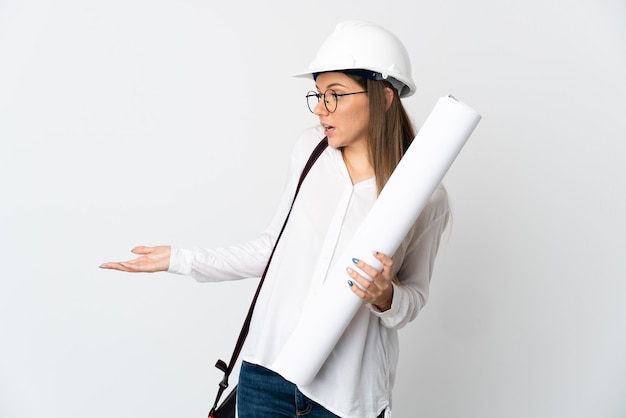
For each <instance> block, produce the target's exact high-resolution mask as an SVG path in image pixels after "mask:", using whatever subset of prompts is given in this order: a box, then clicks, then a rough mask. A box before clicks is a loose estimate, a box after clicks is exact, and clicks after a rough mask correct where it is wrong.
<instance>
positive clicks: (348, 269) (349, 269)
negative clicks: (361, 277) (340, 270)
mask: <svg viewBox="0 0 626 418" xmlns="http://www.w3.org/2000/svg"><path fill="white" fill-rule="evenodd" d="M346 271H347V272H348V274H352V273H354V270H352V269H351V268H350V267H346Z"/></svg>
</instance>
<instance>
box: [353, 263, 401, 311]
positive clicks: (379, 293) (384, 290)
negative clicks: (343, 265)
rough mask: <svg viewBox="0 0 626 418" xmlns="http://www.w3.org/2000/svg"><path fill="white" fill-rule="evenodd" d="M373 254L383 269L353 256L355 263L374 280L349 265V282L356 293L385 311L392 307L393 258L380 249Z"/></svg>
mask: <svg viewBox="0 0 626 418" xmlns="http://www.w3.org/2000/svg"><path fill="white" fill-rule="evenodd" d="M373 254H374V257H375V258H376V259H378V260H379V261H380V262H381V263H382V265H383V269H382V270H381V271H378V270H376V269H375V268H374V267H372V266H370V265H369V264H367V263H365V262H364V261H363V260H358V259H356V258H353V259H352V261H353V262H354V265H355V266H356V267H358V268H359V269H360V270H361V271H362V272H363V273H365V274H367V275H368V276H370V277H371V278H372V280H371V281H370V280H368V279H366V278H365V277H363V276H361V275H360V274H359V273H358V272H357V271H356V270H355V269H353V268H350V267H348V268H347V269H346V270H347V272H348V275H349V276H350V280H348V284H349V285H350V288H351V289H352V291H353V292H354V294H355V295H357V296H358V297H360V298H361V299H363V300H364V301H365V302H368V303H371V304H372V305H374V306H376V307H377V308H378V309H379V310H380V311H381V312H384V311H387V310H389V309H390V308H391V302H392V301H393V285H392V284H391V280H392V279H393V272H392V266H393V260H392V259H391V258H390V257H388V256H387V255H385V254H383V253H380V252H378V251H374V252H373ZM357 284H359V286H357Z"/></svg>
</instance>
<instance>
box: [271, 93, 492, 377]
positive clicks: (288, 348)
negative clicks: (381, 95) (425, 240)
mask: <svg viewBox="0 0 626 418" xmlns="http://www.w3.org/2000/svg"><path fill="white" fill-rule="evenodd" d="M479 121H480V115H479V114H478V113H476V112H475V111H474V110H473V109H471V108H470V107H468V106H466V105H465V104H463V103H461V102H459V101H458V100H456V99H455V98H453V97H452V96H447V97H442V98H440V99H439V101H438V102H437V104H436V106H435V107H434V108H433V110H432V112H431V113H430V115H429V116H428V118H427V119H426V121H425V122H424V125H423V126H422V128H421V129H420V130H419V133H418V134H417V136H416V137H415V139H414V140H413V143H412V144H411V146H410V147H409V149H408V150H407V152H406V153H405V155H404V156H403V157H402V159H401V160H400V163H399V164H398V166H397V167H396V169H395V170H394V172H393V174H392V175H391V177H390V178H389V180H388V181H387V183H386V184H385V187H384V188H383V190H382V191H381V193H380V195H379V196H378V198H377V199H376V201H375V203H374V205H373V206H372V208H371V209H370V211H369V212H368V214H367V216H366V217H365V219H364V220H363V223H362V224H361V225H360V226H359V228H358V229H357V231H356V233H355V235H354V237H353V238H352V240H351V241H350V243H349V245H348V246H347V248H346V251H345V252H344V253H343V255H342V256H341V258H339V259H338V260H337V262H336V263H335V265H334V266H333V267H332V268H331V270H330V271H329V273H328V276H327V277H326V280H325V282H324V284H323V285H322V286H321V288H320V289H319V291H318V293H317V294H316V295H314V296H313V298H312V300H311V301H310V302H311V303H308V304H307V305H306V306H305V307H304V310H303V312H302V316H301V319H300V321H299V323H298V325H297V326H296V328H295V329H294V331H293V333H292V334H291V336H290V337H289V338H288V340H287V342H286V344H285V346H284V347H283V350H282V351H281V353H280V355H279V356H278V358H277V359H276V362H275V363H274V365H273V370H274V371H276V372H277V373H279V374H281V375H282V376H283V377H284V378H285V379H287V380H289V381H291V382H293V383H295V384H296V385H307V384H309V383H310V382H311V381H312V380H313V378H314V377H315V375H316V374H317V372H318V371H319V370H320V368H321V367H322V365H323V364H324V362H325V361H326V358H327V357H328V355H329V354H330V352H331V351H332V350H333V348H334V347H335V345H336V344H337V342H338V341H339V339H340V338H341V335H342V334H343V333H344V331H345V330H346V328H347V327H348V325H349V323H350V321H351V320H352V318H353V317H354V315H355V314H356V312H357V310H358V309H359V308H360V306H361V305H362V303H363V302H362V300H361V299H360V298H358V297H357V296H356V295H354V293H353V292H352V291H351V290H350V288H349V287H348V286H347V284H346V281H347V279H348V278H347V275H346V267H352V268H354V263H353V262H352V257H355V256H358V257H360V258H361V259H362V260H363V261H365V262H366V263H368V264H370V265H372V266H374V267H376V268H378V269H380V268H381V267H382V265H381V264H380V262H379V261H378V260H377V259H375V258H374V256H373V255H372V250H377V251H381V252H383V253H385V254H394V253H395V252H396V250H397V249H398V247H399V246H400V244H401V242H402V240H403V239H404V237H405V236H406V234H407V233H408V231H409V230H410V228H411V227H412V225H413V224H414V223H415V221H416V220H417V218H418V216H419V215H420V213H421V212H422V210H423V209H424V206H425V205H426V204H427V203H428V200H429V199H430V196H431V195H432V194H433V192H434V191H435V189H436V188H437V186H438V185H439V184H440V183H441V181H442V180H443V177H444V175H445V174H446V172H447V171H448V169H449V168H450V166H451V165H452V163H453V161H454V159H455V158H456V157H457V155H458V154H459V152H460V151H461V148H463V146H464V145H465V143H466V142H467V140H468V138H469V137H470V135H471V134H472V131H473V130H474V128H475V127H476V125H477V124H478V122H479ZM360 273H361V275H363V276H365V274H364V273H363V272H360ZM366 277H367V276H366ZM370 279H371V278H370ZM320 306H323V307H324V309H319V307H320Z"/></svg>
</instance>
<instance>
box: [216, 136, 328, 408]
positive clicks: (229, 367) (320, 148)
mask: <svg viewBox="0 0 626 418" xmlns="http://www.w3.org/2000/svg"><path fill="white" fill-rule="evenodd" d="M327 146H328V139H327V138H324V139H322V140H321V141H320V142H319V144H317V146H316V147H315V149H314V150H313V152H312V153H311V156H310V157H309V160H308V161H307V163H306V165H305V166H304V168H303V169H302V173H301V174H300V180H298V186H297V187H296V191H295V193H294V196H293V200H292V201H291V206H290V207H289V212H287V217H286V218H285V222H284V223H283V226H282V228H281V229H280V232H279V233H278V237H277V238H276V242H275V243H274V248H273V249H272V252H271V253H270V257H269V259H268V261H267V265H266V266H265V270H264V271H263V275H262V276H261V280H260V281H259V285H258V286H257V289H256V292H255V294H254V297H253V298H252V303H251V304H250V308H249V309H248V314H247V315H246V319H245V320H244V322H243V326H242V327H241V332H240V333H239V338H237V343H236V344H235V349H234V350H233V354H232V356H231V358H230V362H229V363H228V364H226V362H224V361H223V360H217V363H216V364H215V367H217V368H218V369H220V370H221V371H223V372H224V378H223V379H222V381H221V382H220V383H219V389H218V391H217V397H216V398H215V403H214V404H213V407H212V408H211V411H210V412H209V417H212V416H213V414H214V412H215V410H216V408H217V404H218V403H219V401H220V398H221V397H222V394H223V393H224V390H225V389H226V388H227V387H228V378H229V376H230V374H231V373H232V371H233V368H234V367H235V363H236V362H237V358H238V357H239V354H240V353H241V349H242V348H243V343H244V342H245V341H246V337H247V336H248V331H249V330H250V322H251V321H252V313H253V312H254V306H255V305H256V302H257V299H258V298H259V293H261V286H263V282H264V281H265V275H266V274H267V271H268V269H269V267H270V263H271V262H272V257H274V252H275V251H276V247H277V246H278V241H279V240H280V237H281V236H282V235H283V231H284V230H285V227H286V226H287V221H288V220H289V215H291V209H293V204H294V203H295V201H296V197H297V196H298V193H299V192H300V187H301V186H302V182H303V181H304V179H305V177H306V176H307V174H308V173H309V171H310V170H311V168H312V167H313V164H315V161H317V159H318V158H319V156H320V155H321V154H322V152H324V150H325V149H326V147H327Z"/></svg>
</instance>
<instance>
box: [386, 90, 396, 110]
mask: <svg viewBox="0 0 626 418" xmlns="http://www.w3.org/2000/svg"><path fill="white" fill-rule="evenodd" d="M394 94H395V93H394V91H393V90H392V88H391V87H385V110H389V106H391V102H393V96H394Z"/></svg>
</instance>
